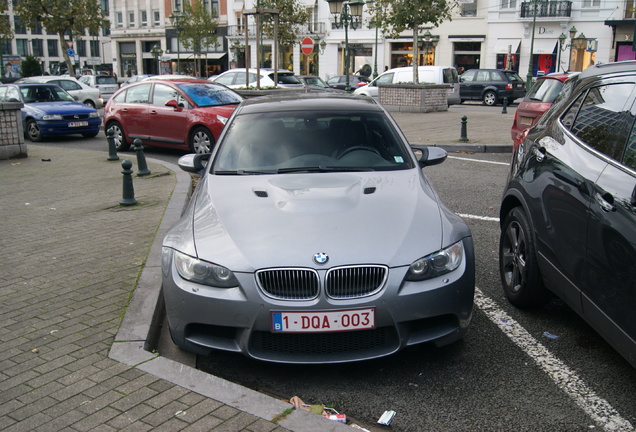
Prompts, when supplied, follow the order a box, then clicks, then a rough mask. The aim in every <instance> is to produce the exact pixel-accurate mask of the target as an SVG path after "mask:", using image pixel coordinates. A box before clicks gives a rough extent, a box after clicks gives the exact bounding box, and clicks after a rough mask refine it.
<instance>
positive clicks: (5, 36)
mask: <svg viewBox="0 0 636 432" xmlns="http://www.w3.org/2000/svg"><path fill="white" fill-rule="evenodd" d="M1 7H2V6H1V5H0V8H1ZM5 13H6V10H2V9H0V41H3V40H10V39H13V29H12V28H11V22H10V21H9V15H5Z"/></svg>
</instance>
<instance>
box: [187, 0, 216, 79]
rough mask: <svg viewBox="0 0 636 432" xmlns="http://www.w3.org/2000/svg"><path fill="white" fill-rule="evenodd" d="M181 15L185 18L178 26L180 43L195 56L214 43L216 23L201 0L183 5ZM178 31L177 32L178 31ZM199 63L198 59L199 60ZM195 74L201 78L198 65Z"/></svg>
mask: <svg viewBox="0 0 636 432" xmlns="http://www.w3.org/2000/svg"><path fill="white" fill-rule="evenodd" d="M183 13H184V14H185V18H184V19H183V21H180V23H181V22H182V23H183V24H182V25H181V24H180V25H179V29H180V30H181V34H182V39H181V43H182V44H183V46H184V47H185V48H186V49H191V50H192V51H194V54H195V56H196V55H197V54H199V55H200V54H201V52H202V51H204V50H206V51H207V49H208V47H209V46H210V45H212V44H214V43H216V40H217V35H216V27H217V21H216V17H215V16H214V14H213V13H210V12H209V11H208V10H207V9H206V7H205V5H204V4H203V2H201V0H194V1H193V2H192V3H190V2H187V1H186V2H184V3H183ZM179 29H178V30H179ZM199 63H200V59H199ZM197 70H198V72H197V74H198V75H199V76H201V71H200V65H199V66H197Z"/></svg>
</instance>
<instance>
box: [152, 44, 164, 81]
mask: <svg viewBox="0 0 636 432" xmlns="http://www.w3.org/2000/svg"><path fill="white" fill-rule="evenodd" d="M150 52H151V53H152V54H153V55H154V56H155V64H156V65H157V75H161V68H160V67H159V57H161V56H162V55H163V50H162V49H161V47H160V46H159V45H155V46H153V47H152V49H151V50H150Z"/></svg>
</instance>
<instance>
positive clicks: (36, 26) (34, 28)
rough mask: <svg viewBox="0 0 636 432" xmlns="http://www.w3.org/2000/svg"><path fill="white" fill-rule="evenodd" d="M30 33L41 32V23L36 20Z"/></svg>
mask: <svg viewBox="0 0 636 432" xmlns="http://www.w3.org/2000/svg"><path fill="white" fill-rule="evenodd" d="M31 34H42V24H40V23H37V22H36V23H35V25H34V26H33V28H32V29H31Z"/></svg>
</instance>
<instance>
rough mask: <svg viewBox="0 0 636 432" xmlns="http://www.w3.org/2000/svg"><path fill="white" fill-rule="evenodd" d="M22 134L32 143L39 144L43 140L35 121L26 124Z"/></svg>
mask: <svg viewBox="0 0 636 432" xmlns="http://www.w3.org/2000/svg"><path fill="white" fill-rule="evenodd" d="M24 133H25V134H26V136H27V137H28V138H29V139H30V140H31V141H33V142H41V141H42V140H43V139H44V137H43V136H42V131H41V130H40V127H39V126H38V124H37V122H36V121H35V120H29V121H28V122H27V123H26V126H25V131H24Z"/></svg>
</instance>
